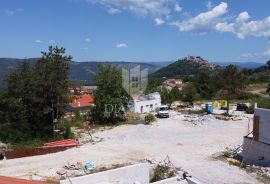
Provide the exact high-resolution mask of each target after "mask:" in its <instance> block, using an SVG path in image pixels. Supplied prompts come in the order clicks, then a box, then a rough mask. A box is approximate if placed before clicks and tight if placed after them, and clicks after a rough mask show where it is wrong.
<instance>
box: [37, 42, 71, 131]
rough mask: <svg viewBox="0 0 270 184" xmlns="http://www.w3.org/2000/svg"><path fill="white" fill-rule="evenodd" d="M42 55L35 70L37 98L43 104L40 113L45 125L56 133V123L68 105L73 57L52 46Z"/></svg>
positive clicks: (62, 49) (63, 50)
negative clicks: (49, 126)
mask: <svg viewBox="0 0 270 184" xmlns="http://www.w3.org/2000/svg"><path fill="white" fill-rule="evenodd" d="M42 55H43V56H42V58H41V59H40V60H38V61H37V64H36V68H35V71H36V78H37V79H36V80H37V81H38V83H37V96H38V97H39V102H40V103H41V104H42V105H41V106H40V107H41V108H40V109H39V111H40V113H41V117H42V119H43V121H44V123H46V124H47V123H50V125H51V128H48V129H49V131H50V132H52V133H54V128H55V127H54V122H55V121H56V120H57V119H59V118H60V117H61V116H62V115H63V114H64V111H65V108H66V106H67V104H68V85H69V81H68V74H69V63H70V61H71V59H72V57H71V56H67V55H65V49H64V48H59V47H57V46H56V47H52V46H50V47H49V50H48V52H42Z"/></svg>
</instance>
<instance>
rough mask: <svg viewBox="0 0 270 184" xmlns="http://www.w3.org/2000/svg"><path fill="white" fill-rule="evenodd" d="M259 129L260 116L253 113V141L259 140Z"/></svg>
mask: <svg viewBox="0 0 270 184" xmlns="http://www.w3.org/2000/svg"><path fill="white" fill-rule="evenodd" d="M259 129H260V117H259V116H256V115H254V120H253V137H254V140H255V141H258V140H259Z"/></svg>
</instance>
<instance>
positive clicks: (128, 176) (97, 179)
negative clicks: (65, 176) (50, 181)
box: [60, 163, 150, 184]
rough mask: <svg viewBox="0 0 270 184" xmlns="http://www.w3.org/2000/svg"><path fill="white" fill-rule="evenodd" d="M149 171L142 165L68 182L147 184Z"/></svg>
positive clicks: (66, 183)
mask: <svg viewBox="0 0 270 184" xmlns="http://www.w3.org/2000/svg"><path fill="white" fill-rule="evenodd" d="M149 170H150V165H149V164H147V163H143V164H136V165H131V166H127V167H121V168H118V169H113V170H108V171H104V172H99V173H95V174H90V175H86V176H81V177H77V178H71V179H70V180H71V182H72V184H101V183H103V184H105V183H106V184H134V183H139V184H148V183H149V180H150V178H149ZM60 184H70V182H69V180H63V181H60Z"/></svg>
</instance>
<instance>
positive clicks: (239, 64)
mask: <svg viewBox="0 0 270 184" xmlns="http://www.w3.org/2000/svg"><path fill="white" fill-rule="evenodd" d="M215 64H216V65H220V66H228V65H230V64H232V65H236V66H237V67H238V68H240V69H244V68H245V69H255V68H259V67H261V66H264V65H265V64H264V63H257V62H215Z"/></svg>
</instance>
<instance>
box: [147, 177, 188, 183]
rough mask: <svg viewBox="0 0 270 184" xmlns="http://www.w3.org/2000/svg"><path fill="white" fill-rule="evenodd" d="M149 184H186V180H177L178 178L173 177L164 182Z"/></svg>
mask: <svg viewBox="0 0 270 184" xmlns="http://www.w3.org/2000/svg"><path fill="white" fill-rule="evenodd" d="M151 184H188V182H187V180H179V177H173V178H169V179H166V180H161V181H157V182H154V183H151Z"/></svg>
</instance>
